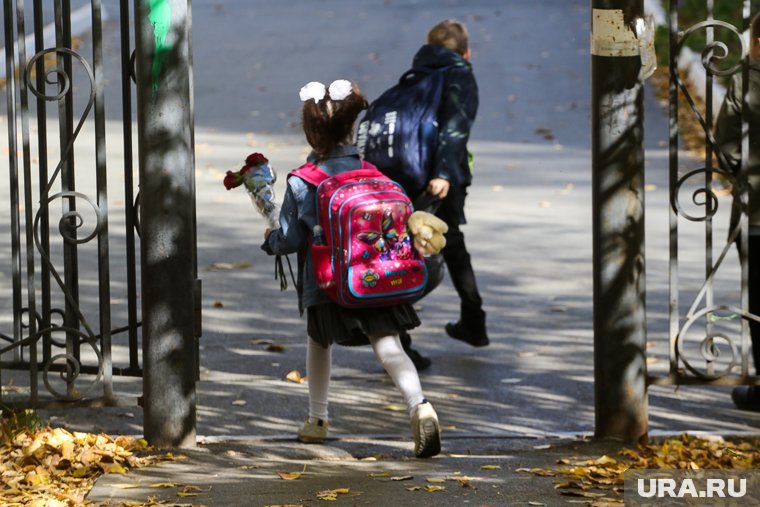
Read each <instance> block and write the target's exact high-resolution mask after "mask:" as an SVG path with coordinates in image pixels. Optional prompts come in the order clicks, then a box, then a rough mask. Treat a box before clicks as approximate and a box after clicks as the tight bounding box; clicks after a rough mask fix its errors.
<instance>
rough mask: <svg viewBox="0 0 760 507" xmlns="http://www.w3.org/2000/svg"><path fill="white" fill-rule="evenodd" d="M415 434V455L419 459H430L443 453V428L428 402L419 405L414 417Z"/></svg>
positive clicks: (413, 429) (413, 430) (413, 427)
mask: <svg viewBox="0 0 760 507" xmlns="http://www.w3.org/2000/svg"><path fill="white" fill-rule="evenodd" d="M412 433H413V434H414V454H415V456H417V457H418V458H429V457H430V456H435V455H436V454H438V453H439V452H441V428H440V426H439V425H438V415H437V414H436V413H435V410H434V409H433V405H431V404H430V402H428V401H427V400H424V401H423V402H422V403H420V404H419V405H417V407H416V408H415V409H414V415H412Z"/></svg>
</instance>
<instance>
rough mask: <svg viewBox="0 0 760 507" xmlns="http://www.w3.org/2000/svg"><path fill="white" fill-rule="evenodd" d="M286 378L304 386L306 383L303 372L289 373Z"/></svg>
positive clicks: (294, 371)
mask: <svg viewBox="0 0 760 507" xmlns="http://www.w3.org/2000/svg"><path fill="white" fill-rule="evenodd" d="M285 378H286V379H288V380H290V381H291V382H295V383H296V384H303V383H304V382H306V377H302V376H301V372H300V371H298V370H293V371H290V372H288V374H287V375H285Z"/></svg>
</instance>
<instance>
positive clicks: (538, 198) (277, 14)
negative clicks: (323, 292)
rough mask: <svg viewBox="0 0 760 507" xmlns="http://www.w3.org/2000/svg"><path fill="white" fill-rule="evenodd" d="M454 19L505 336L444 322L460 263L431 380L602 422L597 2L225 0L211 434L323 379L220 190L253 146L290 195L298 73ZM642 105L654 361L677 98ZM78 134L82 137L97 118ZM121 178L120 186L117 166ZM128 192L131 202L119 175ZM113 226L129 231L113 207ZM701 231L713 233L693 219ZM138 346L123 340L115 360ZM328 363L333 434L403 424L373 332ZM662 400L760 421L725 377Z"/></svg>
mask: <svg viewBox="0 0 760 507" xmlns="http://www.w3.org/2000/svg"><path fill="white" fill-rule="evenodd" d="M111 3H113V2H108V1H107V2H105V5H106V6H109V5H110V4H111ZM109 10H110V12H111V13H112V15H111V17H110V20H109V23H116V22H117V16H116V15H115V14H116V13H117V12H118V9H116V10H114V9H113V8H111V9H109ZM449 17H454V18H458V19H460V20H463V21H465V22H466V23H467V25H468V27H469V29H470V37H471V46H472V49H473V66H474V70H475V74H476V77H477V79H478V83H479V88H480V110H479V114H478V118H477V121H476V124H475V127H474V129H473V132H472V138H471V142H470V148H471V150H472V151H473V152H474V155H475V176H474V181H473V185H472V187H471V188H470V190H469V197H468V202H467V217H468V225H467V226H466V227H465V229H464V231H465V235H466V238H467V244H468V247H469V249H470V251H471V254H472V257H473V261H474V265H475V269H476V274H477V276H478V282H479V284H480V288H481V292H482V294H483V298H484V301H485V309H486V311H487V312H488V328H489V334H490V337H491V342H492V343H491V346H489V347H487V348H483V349H474V348H471V347H469V346H468V345H466V344H463V343H461V342H457V341H454V340H451V339H449V338H447V337H446V336H445V334H444V333H443V325H444V324H445V323H446V322H447V321H449V320H452V319H455V318H456V317H457V312H458V299H457V297H456V294H455V292H454V290H453V288H452V287H451V285H450V284H449V283H448V281H445V282H444V284H443V285H442V286H441V287H440V288H438V289H437V290H436V291H435V292H434V293H433V294H431V295H430V296H429V297H428V298H426V299H425V300H423V301H422V302H421V303H420V305H419V306H420V309H421V312H420V316H421V318H422V321H423V324H422V326H421V327H420V328H419V329H417V330H415V331H414V333H413V336H414V341H415V346H416V347H417V348H418V349H419V350H420V351H422V352H423V353H424V354H425V355H428V356H430V357H431V359H432V360H433V366H432V367H431V368H430V369H429V370H428V371H425V372H424V373H423V374H422V383H423V389H424V390H425V394H426V395H427V397H428V398H429V399H431V401H432V402H433V403H434V404H435V406H436V408H437V410H438V412H439V415H440V418H441V423H442V425H443V427H444V429H445V430H446V432H447V433H448V434H449V435H450V436H451V437H456V436H459V437H461V438H464V437H471V436H478V437H480V436H489V435H491V436H494V437H496V436H499V437H512V436H514V437H525V436H547V435H559V434H591V433H592V432H593V427H594V397H593V392H594V386H593V329H592V271H591V269H592V263H591V259H592V257H591V216H592V215H591V211H592V210H591V160H590V128H591V125H590V98H591V89H590V68H589V63H590V60H589V55H588V47H589V41H588V40H589V37H588V35H589V19H590V16H589V6H588V2H583V1H578V0H542V1H535V2H523V1H517V0H512V1H503V0H501V1H497V0H490V1H489V0H474V1H467V2H465V1H457V0H447V1H438V0H435V1H434V0H418V1H415V0H408V1H400V0H385V1H381V0H377V1H348V0H324V1H320V2H318V3H317V2H309V1H306V0H296V1H289V2H287V3H286V2H274V1H262V2H250V1H246V0H230V1H224V2H221V1H218V2H212V1H209V2H195V4H194V6H193V19H194V30H193V44H194V78H195V112H196V156H197V168H196V177H197V180H196V181H197V219H198V236H197V238H198V239H197V240H198V265H199V277H200V278H201V279H202V281H203V337H202V339H201V381H200V382H199V383H198V385H197V396H198V434H200V435H209V436H218V437H224V436H243V435H258V436H276V435H291V434H292V433H293V432H294V430H295V428H296V427H297V425H298V423H299V421H300V420H301V419H302V418H303V417H304V415H305V413H306V408H307V405H306V402H307V387H306V384H299V383H294V382H290V381H288V380H285V377H286V375H287V374H288V373H289V372H291V371H293V370H298V371H299V372H301V373H302V374H305V366H304V364H305V340H306V338H305V320H304V319H302V318H299V316H298V312H297V310H296V297H295V293H294V291H293V290H292V288H290V289H288V290H287V291H285V292H281V291H280V290H279V284H278V283H277V282H276V281H275V280H274V279H273V271H274V267H273V263H272V259H270V258H268V257H267V256H266V255H265V254H263V252H261V251H260V249H259V245H260V243H261V241H262V238H263V231H264V228H265V223H264V221H263V219H261V218H260V217H259V216H257V214H256V213H255V211H254V209H253V208H252V206H251V204H250V201H249V200H248V197H247V196H246V195H245V194H244V192H242V191H236V192H234V191H233V192H227V191H225V189H224V187H223V186H222V183H221V181H222V178H223V175H224V172H225V171H226V170H228V169H238V168H239V167H240V166H241V165H242V161H243V159H244V158H245V156H246V155H247V154H248V153H250V152H253V151H260V152H263V153H264V154H265V155H267V157H269V159H270V160H271V161H272V163H273V165H274V168H275V170H276V171H277V173H278V174H279V176H280V181H279V184H278V185H279V187H278V189H279V190H280V194H279V195H280V196H281V195H282V188H283V187H282V184H283V182H284V177H285V175H286V174H287V172H288V171H289V170H290V169H292V168H295V167H297V166H298V165H300V163H302V161H303V159H304V157H305V154H306V153H307V151H308V149H307V145H306V143H305V141H304V139H303V136H302V134H301V131H300V126H299V111H300V106H301V103H300V101H299V99H298V90H299V88H300V87H301V86H302V85H303V84H305V83H306V82H308V81H313V80H317V81H322V82H326V83H329V82H331V81H332V80H334V79H337V78H346V79H351V80H354V81H356V82H357V83H358V84H359V86H360V87H361V88H362V90H363V91H364V92H365V93H366V94H367V95H368V96H369V97H370V98H374V97H376V96H377V95H379V94H380V93H381V92H382V91H383V90H384V89H386V88H387V87H389V86H390V85H391V84H393V83H394V82H395V80H396V79H397V78H398V76H400V74H401V73H403V71H404V70H406V69H407V68H408V66H409V65H410V63H411V58H412V56H413V54H414V53H415V52H416V50H417V49H418V47H419V46H420V45H421V44H422V43H423V42H424V36H425V34H426V32H427V30H428V29H429V28H430V27H431V26H433V25H434V24H435V23H437V22H438V21H440V20H442V19H445V18H449ZM110 26H113V25H110ZM117 39H118V36H117V35H116V30H106V42H105V44H106V46H105V47H104V50H105V53H106V55H107V73H108V76H110V77H109V79H110V80H111V81H113V82H112V83H111V85H110V86H109V87H108V88H107V90H106V95H107V99H108V100H110V101H111V102H110V103H112V104H117V106H115V107H107V108H106V113H107V116H108V119H109V135H111V136H112V137H111V139H113V141H109V157H110V159H112V160H113V161H114V162H113V165H114V167H119V164H120V162H119V160H120V156H121V152H120V150H121V149H122V148H121V147H120V145H119V141H118V139H119V134H118V130H117V127H118V121H119V120H120V118H121V111H120V109H119V107H118V98H119V94H120V91H119V89H118V85H115V83H118V81H117V80H116V78H115V72H116V70H115V69H116V68H117V66H116V65H115V64H114V62H115V60H116V55H118V51H117V49H115V48H117V46H116V45H115V43H116V41H117ZM86 44H87V41H85V49H86ZM646 107H647V114H646V122H647V124H646V132H647V148H648V151H647V181H648V183H649V187H648V193H647V205H648V211H647V213H648V218H647V226H648V229H647V258H648V261H649V262H650V264H649V267H648V271H647V284H648V287H649V290H648V304H649V306H650V308H649V320H650V330H651V331H650V337H649V339H650V341H651V342H652V347H651V348H650V356H651V359H650V360H649V363H650V368H652V369H653V370H657V369H658V368H659V369H662V368H664V366H665V365H666V364H667V356H666V352H667V334H666V331H667V319H666V317H665V315H666V313H667V308H668V299H667V293H666V291H665V288H666V287H667V271H665V267H666V266H667V258H668V257H667V256H668V253H667V210H668V197H667V190H666V184H667V173H666V167H667V165H666V164H667V156H666V155H667V153H666V148H665V146H664V145H663V144H662V143H663V142H664V141H665V140H666V137H665V136H666V118H665V116H664V115H663V113H662V105H661V104H659V103H658V102H657V101H656V100H655V99H654V97H653V95H652V93H651V90H648V96H647V102H646ZM82 136H83V138H82V139H83V140H82V141H81V142H82V143H86V142H87V141H86V140H87V139H88V137H87V136H91V130H88V129H87V128H86V129H85V130H84V131H83V134H82ZM82 156H84V157H87V156H88V155H87V154H86V153H85V154H82ZM113 180H114V184H115V185H118V183H119V176H118V171H115V176H114V178H113ZM112 199H113V201H112V203H111V204H112V208H113V209H114V210H117V211H118V210H119V206H120V205H119V195H118V192H114V193H113V197H112ZM121 206H122V207H123V201H122V203H121ZM112 225H113V229H114V231H118V227H119V226H120V225H121V224H120V219H119V218H118V215H117V214H115V216H114V218H113V222H112ZM116 234H118V233H116ZM684 234H691V235H692V236H689V237H693V238H695V241H696V242H697V244H698V242H699V240H698V238H697V234H698V231H692V230H691V229H684ZM716 237H717V235H716ZM693 251H697V249H690V250H688V251H687V255H686V257H687V258H688V257H689V254H688V252H693ZM118 259H119V258H118V256H116V254H115V260H114V261H112V265H114V266H115V271H118V269H116V268H120V267H121V266H120V265H119V260H118ZM733 261H735V259H733V258H731V259H730V261H729V262H733ZM82 262H85V263H86V262H87V261H86V260H83V261H82ZM689 269H691V271H689ZM700 270H701V272H703V271H704V268H703V267H700V266H699V264H698V263H697V264H695V265H694V267H693V268H686V267H685V268H683V272H682V276H683V283H684V290H685V291H686V290H691V286H690V285H689V284H694V283H697V284H698V280H699V277H700V276H701V275H700V273H701V272H700ZM82 271H83V272H86V269H83V270H82ZM114 279H115V280H116V281H115V289H114V290H115V292H116V293H117V294H116V296H114V299H115V300H116V303H115V310H114V314H115V316H116V317H115V318H116V319H118V318H119V317H120V316H122V315H123V314H124V311H125V309H124V301H123V296H122V295H121V293H120V292H119V291H120V290H121V285H119V275H118V274H114ZM0 281H3V282H5V281H7V278H6V279H3V280H0ZM726 283H727V284H730V281H729V282H726ZM697 288H698V285H697ZM684 300H685V301H687V302H688V294H687V295H686V296H684ZM270 344H275V345H278V346H279V347H278V349H279V351H277V350H271V349H270ZM124 352H125V351H124V347H123V345H119V344H118V343H117V347H116V349H115V357H116V358H117V360H118V359H119V358H120V357H123V355H124ZM333 364H334V370H333V380H332V385H331V406H330V412H331V419H332V428H333V433H334V434H335V435H336V436H341V435H343V436H349V435H360V436H369V437H371V436H390V437H394V436H399V437H403V438H406V437H407V436H408V432H409V430H408V425H407V417H406V414H405V412H404V411H399V410H398V408H399V406H400V405H401V404H402V402H401V397H400V395H399V394H398V392H397V391H396V389H395V388H394V387H393V385H392V383H391V381H390V379H389V378H388V377H387V375H385V374H384V372H383V371H382V369H381V367H380V366H379V364H378V363H377V362H376V361H375V359H374V357H373V356H372V354H371V351H370V350H369V348H368V347H364V348H352V349H349V348H336V349H335V350H334V356H333ZM118 387H119V389H122V390H124V391H125V392H139V385H138V383H137V382H136V381H134V380H131V381H130V380H119V386H118ZM649 410H650V424H651V429H652V430H653V432H660V431H661V432H681V431H686V430H705V431H711V432H720V433H736V432H746V431H754V430H756V429H757V426H758V423H760V419H759V418H758V417H757V416H752V415H748V414H745V413H742V412H739V411H737V410H735V409H733V407H732V405H731V403H730V400H729V397H728V390H727V388H712V387H693V386H692V387H682V388H680V389H676V388H675V387H667V388H665V387H657V388H652V389H651V390H650V407H649ZM51 415H52V416H53V417H54V420H55V421H56V422H57V423H59V424H66V425H67V426H69V427H74V428H81V429H87V430H101V431H108V432H112V433H113V432H121V433H141V431H142V422H141V417H142V416H141V412H140V410H139V409H138V408H125V409H110V410H107V411H91V410H72V411H65V412H54V413H52V414H51Z"/></svg>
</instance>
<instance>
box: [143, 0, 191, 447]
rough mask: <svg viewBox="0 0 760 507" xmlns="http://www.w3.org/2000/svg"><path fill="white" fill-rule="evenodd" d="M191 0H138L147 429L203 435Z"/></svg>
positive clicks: (164, 441) (187, 442)
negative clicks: (198, 430) (199, 424)
mask: <svg viewBox="0 0 760 507" xmlns="http://www.w3.org/2000/svg"><path fill="white" fill-rule="evenodd" d="M190 28H191V27H190V1H189V0H137V1H136V2H135V39H136V51H137V122H138V142H139V162H140V171H139V172H140V202H141V204H140V250H141V257H142V266H141V270H142V330H143V370H144V384H143V386H144V387H143V410H144V420H145V422H144V432H145V437H146V439H147V440H148V441H149V442H150V443H151V444H153V445H156V446H159V447H185V446H194V445H195V424H196V395H195V378H196V371H195V370H196V364H197V358H196V354H197V352H196V333H195V331H196V327H195V318H194V317H195V304H194V303H195V295H194V286H195V266H196V264H195V232H194V231H195V183H194V171H195V162H194V155H193V115H192V107H191V90H192V86H191V81H192V79H191V66H190Z"/></svg>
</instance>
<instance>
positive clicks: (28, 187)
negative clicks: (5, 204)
mask: <svg viewBox="0 0 760 507" xmlns="http://www.w3.org/2000/svg"><path fill="white" fill-rule="evenodd" d="M16 26H17V35H18V37H17V41H18V59H19V63H20V65H19V67H23V64H24V63H25V62H26V25H25V23H24V1H23V0H16ZM19 75H20V77H21V73H19ZM19 90H20V98H21V144H22V150H23V160H24V215H25V221H26V224H25V225H26V280H27V282H26V294H27V304H28V307H27V309H26V313H27V316H28V319H29V322H28V325H27V326H26V328H27V330H28V334H29V336H30V337H31V336H35V335H36V334H37V303H36V300H35V297H36V292H37V284H36V283H35V280H34V277H35V267H34V264H35V262H34V252H35V249H34V231H33V229H32V223H33V218H32V210H33V206H34V203H33V202H32V167H31V158H32V154H31V146H30V139H29V90H28V89H27V86H26V82H25V81H24V79H21V78H20V79H19ZM37 341H38V340H36V339H35V340H34V341H33V342H32V343H31V344H30V345H29V362H30V363H31V364H37ZM29 383H30V386H29V388H30V391H31V396H32V398H33V399H37V397H38V385H37V375H34V376H31V377H30V378H29Z"/></svg>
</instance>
